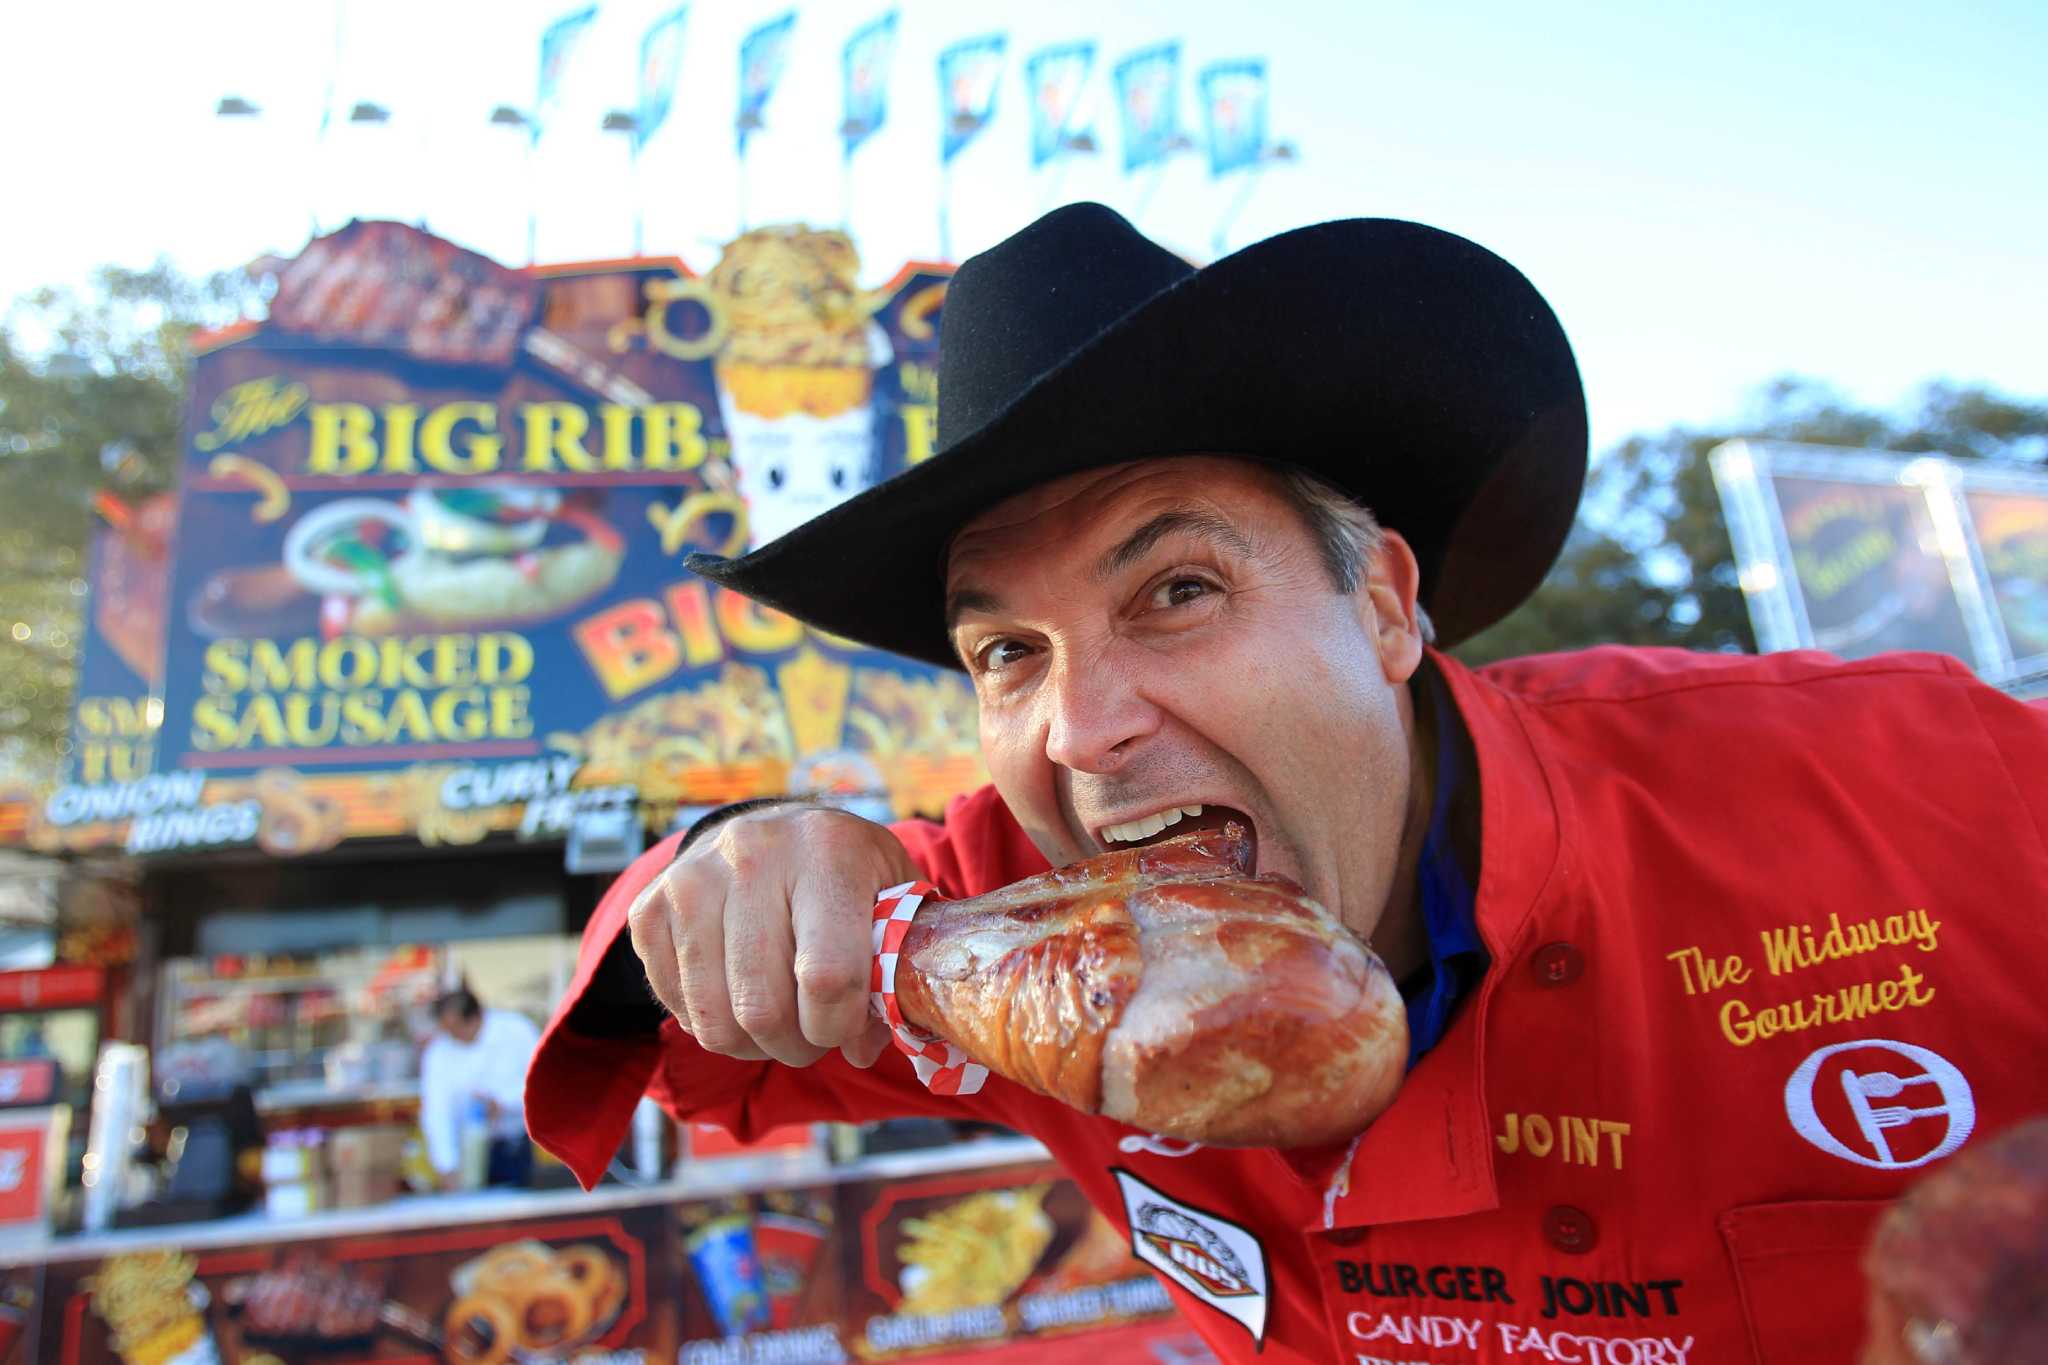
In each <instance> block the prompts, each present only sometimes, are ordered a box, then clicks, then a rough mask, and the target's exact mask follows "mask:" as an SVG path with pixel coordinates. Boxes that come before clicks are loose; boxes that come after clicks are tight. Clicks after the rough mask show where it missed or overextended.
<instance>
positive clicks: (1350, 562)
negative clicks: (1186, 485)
mask: <svg viewBox="0 0 2048 1365" xmlns="http://www.w3.org/2000/svg"><path fill="white" fill-rule="evenodd" d="M1279 472H1280V481H1281V492H1282V493H1283V495H1284V496H1285V497H1286V498H1287V500H1288V501H1289V502H1291V503H1293V504H1294V510H1295V511H1297V512H1299V513H1300V514H1301V519H1302V520H1303V521H1304V522H1306V523H1307V525H1308V530H1309V534H1310V535H1312V536H1314V537H1315V540H1316V550H1317V552H1318V553H1320V554H1321V555H1322V557H1323V567H1324V568H1325V569H1327V570H1329V574H1330V581H1331V582H1333V583H1335V584H1336V585H1337V590H1338V591H1339V592H1346V593H1351V592H1357V591H1358V585H1359V583H1360V581H1362V580H1363V579H1364V577H1365V566H1366V564H1367V563H1368V562H1369V561H1370V560H1371V559H1372V557H1373V556H1374V555H1376V554H1378V553H1379V552H1380V550H1381V549H1382V548H1383V547H1384V546H1385V545H1386V543H1387V538H1386V533H1385V532H1384V531H1382V530H1381V529H1380V523H1379V519H1378V518H1376V517H1374V516H1373V514H1372V509H1371V508H1369V507H1367V506H1366V505H1365V504H1364V503H1362V502H1359V501H1358V500H1357V499H1356V498H1353V497H1352V496H1351V495H1350V494H1349V493H1346V492H1344V491H1343V490H1341V489H1339V488H1337V487H1336V486H1335V485H1333V484H1330V483H1328V482H1326V481H1325V480H1323V479H1319V478H1317V477H1316V476H1315V475H1313V474H1311V473H1309V472H1308V471H1307V470H1304V469H1296V468H1293V467H1291V466H1289V467H1283V468H1282V469H1281V470H1280V471H1279ZM1415 623H1416V625H1417V626H1418V627H1419V628H1420V630H1421V632H1422V642H1423V643H1424V644H1430V643H1433V642H1434V641H1435V640H1436V626H1435V624H1434V623H1433V622H1431V621H1430V619H1429V613H1428V612H1427V611H1425V610H1423V607H1422V604H1421V603H1420V602H1418V603H1416V604H1415Z"/></svg>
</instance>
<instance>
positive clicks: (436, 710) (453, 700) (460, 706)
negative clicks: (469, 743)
mask: <svg viewBox="0 0 2048 1365" xmlns="http://www.w3.org/2000/svg"><path fill="white" fill-rule="evenodd" d="M430 710H431V711H432V713H433V718H434V734H435V736H436V737H437V738H440V739H450V740H453V739H482V738H483V737H484V729H485V727H486V726H487V725H489V724H490V714H489V711H488V709H487V707H486V706H485V704H484V697H483V694H482V693H481V692H480V691H478V690H477V689H476V688H474V687H458V688H454V689H452V690H450V691H447V692H440V693H436V694H435V696H434V703H433V706H432V707H431V708H430Z"/></svg>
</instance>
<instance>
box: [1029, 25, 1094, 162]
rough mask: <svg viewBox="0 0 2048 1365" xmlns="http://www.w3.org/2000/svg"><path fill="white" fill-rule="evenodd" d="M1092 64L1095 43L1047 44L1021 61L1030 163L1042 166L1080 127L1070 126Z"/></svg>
mask: <svg viewBox="0 0 2048 1365" xmlns="http://www.w3.org/2000/svg"><path fill="white" fill-rule="evenodd" d="M1094 65H1095V44H1093V43H1065V44H1062V45H1061V46H1059V47H1048V48H1046V49H1044V50H1043V51H1041V52H1039V53H1037V54H1036V55H1035V56H1033V57H1032V58H1031V59H1030V60H1029V61H1027V62H1025V63H1024V84H1025V85H1026V87H1028V88H1029V89H1030V91H1031V164H1032V165H1033V166H1034V167H1035V166H1043V165H1044V164H1045V163H1046V162H1048V161H1050V160H1052V159H1053V158H1054V157H1056V156H1058V155H1059V154H1060V153H1061V152H1062V151H1065V150H1066V149H1067V147H1068V145H1069V143H1070V142H1071V141H1073V140H1074V139H1075V138H1076V137H1077V136H1079V134H1080V132H1081V131H1083V130H1080V129H1076V128H1075V127H1074V126H1073V123H1074V114H1075V112H1076V110H1078V109H1079V108H1080V105H1081V87H1082V86H1084V85H1086V84H1087V83H1088V72H1089V71H1090V69H1092V68H1093V67H1094Z"/></svg>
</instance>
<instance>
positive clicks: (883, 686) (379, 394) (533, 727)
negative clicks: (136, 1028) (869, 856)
mask: <svg viewBox="0 0 2048 1365" xmlns="http://www.w3.org/2000/svg"><path fill="white" fill-rule="evenodd" d="M861 274H862V269H861V263H860V260H859V257H858V255H857V254H856V252H855V250H854V247H853V244H852V242H851V241H850V239H848V238H847V237H846V236H845V235H844V234H843V233H839V232H829V231H812V230H809V229H805V228H800V227H780V228H763V229H758V230H755V231H752V232H749V233H747V234H745V235H744V236H742V237H740V238H738V239H736V240H735V241H733V242H730V243H728V244H727V245H726V246H725V247H724V249H723V250H722V251H721V252H720V253H719V256H718V259H717V261H716V263H715V265H714V266H713V268H712V269H711V270H710V271H709V272H708V273H707V274H705V275H704V276H702V277H701V278H700V277H698V276H695V275H693V274H692V273H691V272H690V271H689V270H688V269H687V268H686V267H685V266H683V265H682V264H681V263H680V262H678V261H651V260H637V261H629V262H624V263H614V264H609V265H601V266H594V267H570V268H560V269H538V270H512V269H508V268H506V267H503V266H500V265H498V264H496V263H495V262H492V261H490V260H488V259H486V258H484V257H482V256H479V255H476V254H475V253H473V252H468V251H465V250H463V249H462V248H460V247H458V246H455V245H454V244H452V243H449V242H446V241H442V240H440V239H438V238H435V237H433V236H431V235H429V234H427V233H425V232H422V231H420V230H418V229H415V228H412V227H409V226H406V225H404V224H399V223H377V222H357V223H352V224H350V225H349V226H348V227H346V228H344V229H342V230H341V231H339V232H337V233H334V234H332V235H330V236H327V237H323V238H320V239H318V240H316V241H315V242H313V243H312V244H311V245H310V246H309V247H308V248H307V249H306V251H305V252H304V253H303V254H301V255H300V256H299V257H298V258H297V259H296V260H294V261H292V262H290V263H288V264H286V265H284V266H283V267H282V268H281V269H280V271H279V274H278V279H277V287H276V291H275V294H274V296H273V298H272V300H271V304H270V315H269V317H268V318H267V319H266V320H265V321H263V322H260V323H251V324H243V325H240V326H238V327H236V328H232V329H229V330H228V331H226V332H224V333H221V334H218V335H216V336H214V337H212V338H210V339H209V340H208V341H207V343H206V345H205V347H204V349H203V350H202V352H201V354H200V355H199V356H198V359H197V362H196V364H195V367H194V374H193V380H192V388H191V394H190V400H189V405H188V413H187V421H186V430H185V436H184V443H185V444H184V460H183V464H182V468H181V478H180V488H179V497H178V503H177V514H176V516H175V519H174V520H175V528H174V533H173V534H171V535H169V536H168V537H161V536H160V537H159V538H158V540H157V542H156V544H157V545H158V546H159V551H158V553H159V580H160V581H161V580H167V585H166V586H165V587H163V588H162V589H161V593H162V595H161V597H160V599H158V600H157V601H156V602H155V609H154V613H153V614H149V613H143V612H140V611H137V610H132V609H131V606H130V603H131V599H132V598H133V597H134V591H133V589H134V585H135V584H136V583H137V582H138V581H140V576H139V575H138V573H137V572H136V571H135V564H136V562H137V560H138V555H137V553H136V552H135V551H134V549H133V548H132V547H130V548H129V549H128V550H127V552H126V554H125V557H120V558H119V563H116V557H103V571H102V572H101V573H100V574H99V575H98V581H97V582H96V583H95V587H96V588H98V589H99V592H100V596H99V598H98V602H97V604H96V607H97V609H96V615H95V625H94V634H95V636H96V637H97V640H96V642H95V643H93V644H89V645H88V658H89V659H90V658H91V657H92V654H93V651H94V650H95V649H101V652H106V653H109V655H110V657H117V658H118V659H119V660H122V661H125V662H126V664H127V666H128V668H129V671H130V675H131V676H130V677H129V678H128V680H127V685H126V686H125V689H123V690H122V691H121V695H122V696H124V697H132V696H133V695H134V693H135V691H136V689H135V686H134V684H135V683H137V682H140V683H142V684H146V685H147V692H146V694H144V698H143V700H142V701H141V704H140V712H139V714H141V715H142V716H144V717H147V718H148V719H150V720H151V721H152V722H154V721H157V720H160V725H155V726H153V729H154V733H153V736H151V738H153V741H154V742H153V745H151V746H148V747H146V748H143V749H137V748H136V747H135V745H133V744H131V745H130V746H129V748H128V750H126V751H125V752H123V753H122V754H120V755H118V757H119V758H120V759H121V760H122V761H121V762H119V763H116V762H115V761H114V758H115V757H116V755H114V754H113V753H112V752H111V751H110V750H109V749H108V748H107V746H101V747H100V748H98V749H94V750H93V751H92V752H93V754H94V756H95V761H94V762H93V763H92V764H91V765H90V768H89V770H88V766H87V765H80V766H79V767H78V768H77V769H76V771H75V772H74V773H73V776H72V780H71V781H70V782H69V783H68V784H67V785H66V786H65V787H63V788H61V789H59V790H58V791H56V792H53V793H49V794H48V795H47V796H46V798H45V799H43V800H42V801H41V802H40V804H39V806H38V808H37V810H36V813H35V818H34V819H33V820H31V821H29V822H28V831H27V834H28V839H29V841H30V842H32V843H39V844H42V845H44V846H48V847H55V848H63V847H70V848H77V847H90V846H104V845H107V844H120V845H123V846H125V847H126V848H127V850H128V851H129V852H132V853H154V852H163V851H170V850H179V849H194V848H205V847H215V846H224V845H247V844H255V845H258V846H259V847H261V848H262V849H263V850H264V851H266V852H268V853H271V854H274V855H279V856H290V855H295V854H302V853H307V852H312V851H317V850H320V849H324V848H327V847H331V846H332V845H334V844H335V843H336V842H338V841H340V840H342V839H346V838H355V837H367V836H392V835H409V836H412V837H416V838H418V839H420V840H422V841H424V842H427V843H468V842H473V841H475V840H478V839H481V838H483V837H485V836H486V835H489V834H492V833H497V832H509V833H511V834H514V835H516V836H519V837H525V838H550V837H558V836H560V835H561V834H563V833H564V832H565V830H566V829H567V828H568V826H569V825H570V824H571V823H572V822H573V821H574V820H575V818H576V817H577V816H578V815H579V814H580V813H583V812H586V811H592V810H601V809H605V808H616V807H622V806H637V807H638V808H640V809H641V810H642V812H643V813H644V814H645V816H646V818H647V820H648V822H649V823H650V824H651V825H653V826H655V827H656V828H662V827H665V825H666V823H667V820H668V819H669V817H670V814H671V812H672V811H673V810H674V809H675V808H677V807H678V806H690V805H698V804H716V803H723V802H726V801H730V800H735V799H739V798H742V797H746V796H752V795H760V794H768V793H781V792H810V793H819V794H825V795H830V796H834V797H837V798H841V799H844V800H847V801H849V802H853V803H859V804H860V805H861V806H862V808H863V809H866V810H870V811H872V812H874V813H878V814H879V813H883V812H887V813H890V814H898V815H900V814H908V813H910V812H913V811H935V810H937V809H938V808H939V807H941V806H942V805H943V803H944V802H945V801H946V800H947V799H948V798H950V797H951V796H953V795H955V794H957V793H959V792H961V791H964V790H967V789H970V788H971V787H973V786H975V785H978V783H979V782H980V781H981V780H982V772H981V768H980V759H979V754H978V746H977V744H976V739H975V721H974V708H973V700H972V696H971V693H970V691H969V689H968V688H967V686H966V685H965V683H964V681H963V680H962V679H961V678H960V677H959V676H958V675H956V674H953V673H951V672H950V671H948V670H942V669H935V668H932V667H929V666H927V665H922V664H915V663H911V662H909V661H906V660H902V659H898V658H895V657H893V656H889V655H885V654H882V653H879V652H877V651H874V650H869V649H865V648H862V647H859V646H856V645H854V644H852V643H851V642H849V641H845V640H841V639H836V638H832V637H829V636H825V635H822V634H820V633H818V632H815V631H811V630H808V629H806V628H805V627H803V626H802V625H800V624H799V623H798V622H796V621H794V620H792V619H790V618H788V617H786V616H783V615H781V614H779V613H776V612H773V611H769V610H766V609H763V608H761V607H759V606H757V605H755V604H754V603H752V602H749V601H747V600H746V599H744V598H742V597H740V596H738V595H737V594H734V593H732V592H730V591H727V590H724V589H721V588H717V587H715V586H713V585H712V584H709V583H707V582H705V581H703V580H700V579H698V578H696V577H695V576H694V575H692V574H690V573H688V572H687V571H686V570H684V569H683V568H682V560H683V557H684V556H685V555H687V554H688V553H689V552H691V551H694V550H712V551H717V552H721V553H726V554H736V553H740V552H742V551H744V550H746V549H748V548H749V547H751V546H755V545H758V544H760V543H762V542H763V541H765V540H767V539H771V538H773V537H774V536H776V535H779V534H781V533H782V532H784V531H786V530H788V529H789V528H790V527H792V526H794V525H796V524H798V523H799V522H801V521H804V520H806V519H808V518H809V517H811V516H814V515H816V514H817V513H819V512H821V511H823V510H825V509H826V508H828V507H830V506H832V505H834V504H835V503H837V502H839V501H841V500H843V499H845V498H847V497H850V496H852V495H853V494H854V493H855V492H858V491H859V490H860V489H862V488H864V487H867V486H868V485H870V484H872V483H874V482H876V481H878V480H879V479H881V478H884V477H887V476H888V475H890V474H892V473H895V472H897V471H899V470H901V469H903V468H904V467H906V466H907V465H908V464H911V463H914V462H916V461H917V460H918V459H920V458H922V457H923V456H925V455H927V454H929V453H930V451H931V449H932V446H933V441H934V437H935V428H934V413H935V404H936V398H937V389H936V372H937V347H938V328H939V325H940V320H941V316H942V313H943V301H944V294H945V288H946V282H947V273H946V272H945V271H944V270H943V269H939V268H931V267H922V266H913V267H906V268H905V269H903V270H901V271H899V272H898V273H897V275H896V276H895V278H893V279H891V280H889V281H888V282H887V283H885V284H883V285H882V286H880V287H879V288H863V287H862V286H861V285H860V283H859V280H860V276H861ZM155 515H156V516H157V518H158V520H159V521H162V520H167V519H169V518H168V513H167V512H158V513H156V514H155ZM135 539H136V537H135V536H133V535H131V536H129V537H127V538H126V539H124V540H123V541H122V544H123V545H124V546H125V545H127V542H128V541H129V540H135ZM164 544H168V556H167V559H164V558H163V556H162V550H161V546H163V545H164ZM122 565H126V566H127V567H126V569H125V571H119V572H117V571H116V570H119V569H121V566H122ZM100 616H105V617H106V618H107V619H106V620H104V621H101V620H99V617H100ZM152 624H153V629H151V628H150V627H151V626H152ZM102 647H104V648H102ZM88 706H90V707H91V708H92V709H93V715H94V716H95V717H96V718H99V719H101V720H104V719H105V716H104V714H103V713H105V712H107V711H108V710H109V708H108V706H107V705H106V697H105V696H104V695H103V694H102V691H101V690H100V689H99V687H98V684H97V683H95V684H94V685H93V688H92V689H91V690H82V691H81V694H80V713H79V728H80V732H81V735H83V734H84V733H85V731H86V729H87V724H86V722H87V709H88ZM130 709H134V708H133V707H131V708H130ZM131 728H132V727H131ZM129 738H131V739H132V738H134V737H133V736H129ZM81 752H84V750H83V748H81ZM138 757H139V761H138ZM142 764H146V765H147V766H146V768H143V767H142V766H141V765H142Z"/></svg>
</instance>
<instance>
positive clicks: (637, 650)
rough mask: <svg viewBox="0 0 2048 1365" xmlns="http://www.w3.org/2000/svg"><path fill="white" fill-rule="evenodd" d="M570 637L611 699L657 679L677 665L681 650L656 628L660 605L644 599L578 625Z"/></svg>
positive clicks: (672, 637)
mask: <svg viewBox="0 0 2048 1365" xmlns="http://www.w3.org/2000/svg"><path fill="white" fill-rule="evenodd" d="M570 634H571V635H573V636H575V638H576V643H577V645H578V646H579V647H580V648H581V649H582V650H583V657H584V658H585V659H586V660H587V661H588V662H589V664H590V667H591V671H592V672H594V673H596V674H597V680H598V682H599V683H600V684H602V685H603V687H604V690H605V695H606V696H608V697H611V698H612V699H613V700H617V699H618V698H620V697H624V696H629V695H631V694H632V693H634V692H638V691H639V690H640V689H641V688H643V687H646V686H648V685H649V684H651V683H655V682H658V681H660V680H661V679H662V678H665V677H667V676H668V675H669V674H671V673H673V672H675V671H676V669H677V668H678V667H680V666H681V664H682V657H683V651H682V646H681V645H680V644H679V643H678V641H677V640H676V637H675V633H674V632H673V631H671V630H669V629H668V627H667V626H665V625H664V624H662V616H661V604H660V603H658V602H654V601H651V600H649V599H648V598H645V597H636V598H634V599H633V600H632V601H630V602H621V603H619V604H618V605H617V606H615V607H610V608H607V609H606V610H604V611H601V612H599V613H598V614H597V615H595V616H592V617H590V618H588V619H586V620H583V621H578V622H577V623H576V625H575V626H574V627H573V628H572V629H571V630H570Z"/></svg>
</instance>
